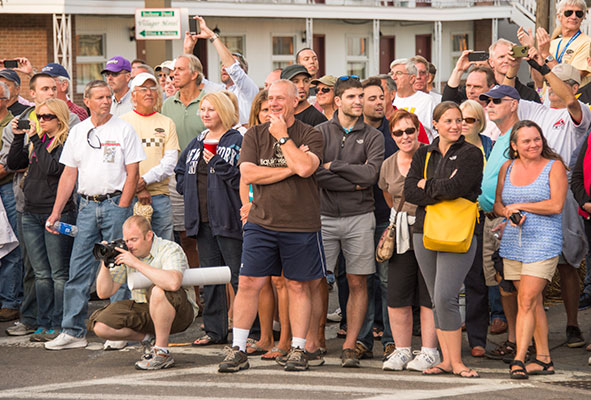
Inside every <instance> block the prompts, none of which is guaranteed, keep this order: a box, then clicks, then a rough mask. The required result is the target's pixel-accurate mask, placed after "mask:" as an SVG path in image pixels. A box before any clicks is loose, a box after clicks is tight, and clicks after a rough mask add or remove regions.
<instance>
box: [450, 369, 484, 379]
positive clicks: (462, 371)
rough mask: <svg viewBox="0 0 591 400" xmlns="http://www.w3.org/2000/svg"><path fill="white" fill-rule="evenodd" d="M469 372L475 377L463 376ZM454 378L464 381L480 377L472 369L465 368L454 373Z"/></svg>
mask: <svg viewBox="0 0 591 400" xmlns="http://www.w3.org/2000/svg"><path fill="white" fill-rule="evenodd" d="M471 372H474V373H475V374H476V375H464V374H469V373H471ZM454 375H455V376H459V377H460V378H466V379H476V378H480V375H478V372H476V371H474V370H473V369H472V368H466V369H463V370H461V371H460V372H454Z"/></svg>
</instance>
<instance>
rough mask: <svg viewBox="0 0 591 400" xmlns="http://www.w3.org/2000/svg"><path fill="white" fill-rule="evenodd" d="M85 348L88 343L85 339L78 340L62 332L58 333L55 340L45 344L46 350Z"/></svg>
mask: <svg viewBox="0 0 591 400" xmlns="http://www.w3.org/2000/svg"><path fill="white" fill-rule="evenodd" d="M86 346H88V342H87V341H86V338H85V337H81V338H78V337H76V336H72V335H68V334H67V333H64V332H62V333H60V334H59V335H58V336H57V337H56V338H55V339H53V340H50V341H49V342H46V343H45V348H46V349H47V350H66V349H81V348H84V347H86Z"/></svg>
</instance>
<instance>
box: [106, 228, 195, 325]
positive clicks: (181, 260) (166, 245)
mask: <svg viewBox="0 0 591 400" xmlns="http://www.w3.org/2000/svg"><path fill="white" fill-rule="evenodd" d="M140 261H142V262H144V263H146V264H148V265H150V266H152V267H154V268H158V269H163V270H169V271H179V272H181V273H183V272H184V271H185V270H186V269H188V268H189V263H188V261H187V257H186V256H185V252H184V251H183V249H182V247H181V246H179V245H178V244H176V243H175V242H172V241H170V240H165V239H161V238H159V237H158V236H156V235H154V239H153V241H152V248H150V254H148V256H147V257H144V258H140ZM109 272H110V273H111V278H112V279H113V282H115V283H119V284H124V283H126V282H127V276H128V274H131V273H134V272H137V270H136V269H135V268H131V267H128V266H126V265H116V266H115V267H113V268H111V270H110V271H109ZM183 289H184V290H185V292H186V293H187V300H189V303H191V306H193V311H194V315H195V317H196V316H197V314H198V312H199V307H198V306H197V303H196V302H195V290H194V289H193V287H192V286H189V287H186V288H183ZM147 294H148V289H134V290H132V291H131V299H132V300H134V301H135V302H136V303H147V302H148V297H147Z"/></svg>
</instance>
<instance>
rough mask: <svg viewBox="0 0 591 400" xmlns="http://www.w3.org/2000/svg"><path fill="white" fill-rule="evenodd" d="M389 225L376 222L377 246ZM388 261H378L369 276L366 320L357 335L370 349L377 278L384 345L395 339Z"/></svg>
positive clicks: (375, 237)
mask: <svg viewBox="0 0 591 400" xmlns="http://www.w3.org/2000/svg"><path fill="white" fill-rule="evenodd" d="M387 226H388V222H383V223H379V224H376V229H375V234H374V243H375V245H376V246H377V245H378V242H379V241H380V237H381V236H382V233H383V232H384V230H385V229H386V227H387ZM388 263H389V262H388V261H385V262H383V263H379V262H377V261H376V273H375V274H371V275H368V276H367V298H368V301H367V313H366V314H365V320H364V321H363V326H362V327H361V331H359V335H358V336H357V341H358V342H361V343H363V344H364V345H365V347H367V348H368V349H369V350H372V349H373V342H374V339H373V325H374V320H375V317H376V303H375V301H374V298H375V291H374V282H375V279H378V280H379V286H380V288H381V289H382V290H381V295H382V296H381V297H382V309H381V312H382V321H383V323H384V334H383V335H382V338H381V341H382V345H384V346H386V345H387V344H388V343H394V339H393V338H392V329H391V328H390V318H389V317H388V299H387V295H388Z"/></svg>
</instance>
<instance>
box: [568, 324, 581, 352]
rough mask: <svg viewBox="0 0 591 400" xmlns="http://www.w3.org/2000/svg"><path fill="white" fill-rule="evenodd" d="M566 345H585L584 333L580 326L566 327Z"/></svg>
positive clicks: (572, 346) (573, 346) (575, 346)
mask: <svg viewBox="0 0 591 400" xmlns="http://www.w3.org/2000/svg"><path fill="white" fill-rule="evenodd" d="M566 345H567V346H568V347H570V348H571V349H574V348H577V347H583V346H584V345H585V339H583V334H582V333H581V330H580V329H579V327H578V326H572V325H570V326H567V327H566Z"/></svg>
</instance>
